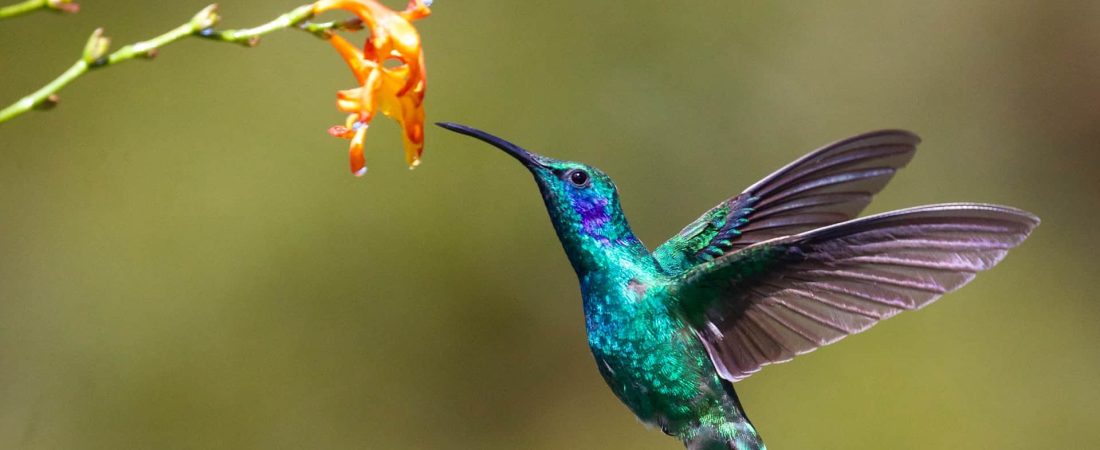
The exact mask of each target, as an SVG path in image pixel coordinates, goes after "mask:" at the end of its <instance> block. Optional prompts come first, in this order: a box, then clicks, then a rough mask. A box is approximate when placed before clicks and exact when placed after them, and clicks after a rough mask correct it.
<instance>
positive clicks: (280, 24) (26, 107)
mask: <svg viewBox="0 0 1100 450" xmlns="http://www.w3.org/2000/svg"><path fill="white" fill-rule="evenodd" d="M28 3H29V2H28ZM43 3H45V2H44V1H43ZM312 17H313V5H312V4H309V5H303V6H299V7H297V8H295V9H294V10H292V11H290V12H288V13H286V14H283V15H281V16H279V17H276V18H275V20H272V21H270V22H267V23H265V24H263V25H260V26H257V27H254V28H244V29H240V30H225V31H215V30H214V29H213V28H212V27H213V25H214V24H215V23H216V22H217V20H218V17H217V15H216V14H215V12H214V5H211V6H208V7H207V8H205V9H203V10H202V11H200V12H199V13H198V14H196V15H195V17H194V18H192V19H191V20H190V21H189V22H188V23H185V24H183V25H180V26H178V27H176V28H174V29H172V30H171V31H169V32H167V33H164V34H162V35H160V36H157V37H155V38H152V39H149V40H147V41H141V42H136V43H133V44H129V45H126V46H124V47H122V48H120V49H118V50H116V51H115V52H113V53H111V54H109V55H106V54H97V53H98V52H97V51H96V50H97V48H96V46H94V45H91V44H92V42H89V46H88V48H87V49H86V50H85V53H84V57H83V58H81V59H80V60H79V61H77V62H76V63H75V64H73V65H72V67H69V69H68V70H66V71H65V73H62V74H61V76H59V77H57V78H56V79H54V80H53V81H51V82H49V84H47V85H45V86H43V87H42V88H41V89H39V90H37V91H35V92H34V93H32V94H30V95H28V96H26V97H23V98H22V99H19V101H17V102H15V103H13V104H11V105H10V106H8V107H6V108H4V109H3V110H0V123H2V122H5V121H7V120H10V119H12V118H13V117H16V116H18V115H20V114H23V113H25V112H27V111H30V110H31V109H34V108H35V107H41V108H45V107H49V106H52V105H53V104H54V103H56V102H57V92H58V91H60V90H61V88H63V87H65V86H66V85H68V84H69V83H70V82H72V81H73V80H75V79H77V78H79V77H80V76H81V75H84V73H86V72H88V71H89V70H92V69H99V68H103V67H107V66H111V65H114V64H118V63H121V62H124V61H129V60H131V59H134V58H137V57H142V58H151V57H153V56H155V55H156V53H157V51H158V50H159V49H160V48H161V47H163V46H165V45H168V44H171V43H173V42H176V41H178V40H180V39H183V38H186V37H189V36H197V37H202V38H206V39H210V40H215V41H221V42H232V43H238V44H243V45H247V46H254V45H256V44H257V43H258V42H259V39H260V36H262V35H264V34H267V33H271V32H273V31H278V30H282V29H285V28H291V27H296V28H299V29H302V30H304V31H306V32H309V33H312V34H315V35H317V36H319V37H327V36H328V34H329V33H331V32H332V31H334V30H338V29H356V28H357V26H358V22H357V21H355V20H349V21H337V22H326V23H310V22H308V21H309V19H310V18H312ZM92 39H93V40H97V39H106V38H102V37H101V36H100V35H99V34H93V36H92ZM102 46H103V48H105V47H106V43H103V44H102ZM103 53H106V52H105V51H103Z"/></svg>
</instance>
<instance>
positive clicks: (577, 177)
mask: <svg viewBox="0 0 1100 450" xmlns="http://www.w3.org/2000/svg"><path fill="white" fill-rule="evenodd" d="M565 176H566V177H568V178H569V182H570V183H573V185H574V186H577V187H585V186H588V172H585V171H583V170H581V169H575V170H571V171H569V173H567V174H566V175H565Z"/></svg>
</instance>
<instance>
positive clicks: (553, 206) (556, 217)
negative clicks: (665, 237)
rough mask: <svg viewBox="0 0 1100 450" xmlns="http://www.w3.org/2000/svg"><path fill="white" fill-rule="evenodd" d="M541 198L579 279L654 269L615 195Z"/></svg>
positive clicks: (653, 263) (653, 264)
mask: <svg viewBox="0 0 1100 450" xmlns="http://www.w3.org/2000/svg"><path fill="white" fill-rule="evenodd" d="M544 198H545V199H546V206H547V210H548V211H549V212H550V219H551V221H552V222H553V223H554V230H555V231H557V233H558V239H559V240H560V241H561V245H562V247H563V248H564V249H565V254H566V255H568V257H569V262H570V263H572V264H573V270H575V271H576V272H577V276H578V277H579V278H581V279H585V278H586V277H587V276H589V275H593V274H601V275H607V276H610V275H623V276H624V277H626V279H629V278H630V277H632V276H634V274H635V273H636V272H643V271H656V270H657V264H656V261H655V260H654V259H653V256H652V255H651V254H650V253H649V250H648V249H646V247H645V245H643V244H642V242H641V241H639V240H638V238H637V237H635V236H634V232H633V231H632V230H631V229H630V224H628V223H627V221H626V216H625V215H624V214H623V211H622V208H621V207H620V206H619V200H618V198H615V197H610V198H607V197H599V196H593V197H577V198H572V199H571V201H568V202H561V201H555V200H554V199H551V198H547V196H546V195H544ZM611 278H619V277H618V276H612V277H611Z"/></svg>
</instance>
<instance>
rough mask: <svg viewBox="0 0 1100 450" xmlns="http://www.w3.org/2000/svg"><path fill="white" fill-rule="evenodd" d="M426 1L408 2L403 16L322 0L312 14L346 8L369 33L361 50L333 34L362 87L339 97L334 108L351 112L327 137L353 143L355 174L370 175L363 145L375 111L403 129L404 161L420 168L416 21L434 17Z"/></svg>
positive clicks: (356, 0) (361, 0) (365, 2)
mask: <svg viewBox="0 0 1100 450" xmlns="http://www.w3.org/2000/svg"><path fill="white" fill-rule="evenodd" d="M429 4H430V1H428V0H409V4H408V6H406V8H405V10H404V11H400V12H397V11H393V10H391V9H389V8H386V7H385V6H382V5H381V4H380V3H378V2H377V1H375V0H320V1H318V2H317V3H314V4H313V13H314V14H320V13H322V12H325V11H331V10H334V9H342V10H345V11H348V12H350V13H352V14H355V15H356V16H357V17H359V20H360V21H362V22H363V25H364V26H366V27H368V28H369V29H370V37H368V38H367V42H366V43H365V44H364V45H363V49H362V50H359V49H358V48H357V47H355V46H354V45H352V44H351V43H349V42H348V41H347V40H345V39H344V38H342V37H340V36H337V35H332V36H331V37H330V39H329V42H331V43H332V46H333V47H335V48H336V51H337V52H338V53H339V54H340V56H341V57H342V58H344V61H345V62H347V64H348V66H349V67H351V70H352V72H354V73H355V77H356V78H357V79H358V80H359V87H357V88H354V89H348V90H344V91H340V92H338V93H337V94H336V106H337V108H339V109H340V110H341V111H344V112H347V113H351V115H349V116H348V119H347V122H346V124H345V125H344V126H340V125H337V126H334V127H332V128H330V129H329V134H331V135H333V136H337V137H342V138H345V139H351V172H352V173H354V174H355V176H361V175H363V174H364V173H366V172H367V165H366V159H365V158H364V157H363V140H364V139H365V138H366V136H367V127H368V126H369V125H370V121H371V119H373V118H374V113H375V111H382V114H385V115H387V116H389V117H390V118H392V119H394V120H396V121H397V122H398V123H399V124H401V129H402V131H403V134H404V143H405V160H406V161H407V162H408V164H409V167H410V168H412V167H416V165H417V164H420V154H421V153H423V152H424V104H423V102H424V88H425V84H426V79H425V76H424V52H423V50H422V49H421V47H420V35H419V34H418V33H417V32H416V28H414V27H413V26H412V21H414V20H417V19H421V18H424V17H427V16H428V14H431V10H429V9H428V5H429Z"/></svg>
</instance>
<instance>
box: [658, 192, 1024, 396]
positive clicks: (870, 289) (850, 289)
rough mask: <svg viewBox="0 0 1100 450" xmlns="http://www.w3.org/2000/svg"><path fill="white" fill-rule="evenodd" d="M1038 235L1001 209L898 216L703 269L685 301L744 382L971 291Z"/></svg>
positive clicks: (934, 209) (728, 372)
mask: <svg viewBox="0 0 1100 450" xmlns="http://www.w3.org/2000/svg"><path fill="white" fill-rule="evenodd" d="M1038 224H1039V219H1038V218H1037V217H1035V216H1033V215H1031V214H1029V213H1027V212H1024V211H1020V210H1017V209H1013V208H1009V207H1004V206H995V205H981V204H946V205H933V206H923V207H918V208H912V209H906V210H901V211H894V212H890V213H885V214H879V215H875V216H870V217H866V218H862V219H858V220H852V221H849V222H844V223H840V224H836V225H832V226H828V227H825V228H820V229H816V230H812V231H808V232H805V233H802V234H798V235H794V236H788V237H783V238H778V239H774V240H771V241H767V242H763V243H759V244H757V245H754V246H750V247H748V248H746V249H744V250H741V251H740V252H737V253H734V254H731V255H728V256H725V257H723V258H720V259H717V260H715V261H713V262H710V263H706V264H701V265H698V266H696V267H694V268H692V269H691V270H689V271H688V272H686V273H684V274H683V275H681V276H680V278H679V280H678V281H679V284H677V285H676V287H675V288H674V291H675V293H676V296H677V299H678V304H679V305H680V307H681V308H682V309H683V311H684V312H685V314H686V316H687V318H688V320H689V322H691V323H692V325H693V326H694V327H695V329H696V330H697V333H698V335H699V336H700V338H701V339H702V340H703V342H704V344H705V345H706V347H707V351H708V352H709V353H710V356H711V359H712V361H713V362H714V365H715V367H716V368H717V369H718V371H719V373H720V374H721V375H722V377H723V378H725V379H727V380H729V381H737V380H741V379H744V378H746V377H748V376H749V375H751V374H753V373H755V372H756V371H758V370H760V368H761V367H762V366H764V365H767V364H773V363H778V362H784V361H789V360H791V359H792V358H793V357H794V356H795V355H799V354H802V353H807V352H810V351H813V350H814V349H816V348H818V347H821V346H823V345H827V344H830V343H833V342H836V341H837V340H839V339H841V338H843V337H845V336H847V335H850V334H854V333H858V332H860V331H863V330H865V329H867V328H868V327H870V326H871V325H874V324H875V323H877V322H878V321H880V320H882V319H886V318H888V317H891V316H893V315H895V314H897V313H899V312H901V311H904V310H911V309H918V308H920V307H923V306H925V305H927V304H929V303H931V302H932V301H934V300H936V299H937V298H939V297H940V296H941V295H943V294H945V293H947V292H951V291H953V290H955V289H958V288H959V287H962V286H963V285H964V284H966V283H967V282H969V281H970V280H971V279H973V278H974V276H975V274H976V273H977V272H980V271H983V270H987V269H989V268H992V267H993V266H994V265H995V264H997V263H998V262H999V261H1000V260H1001V258H1003V257H1004V256H1005V254H1006V253H1007V252H1008V250H1009V249H1011V248H1013V247H1015V246H1016V245H1018V244H1020V243H1021V242H1023V240H1024V239H1025V238H1026V237H1027V235H1028V233H1030V232H1031V230H1032V229H1033V228H1035V226H1037V225H1038Z"/></svg>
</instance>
